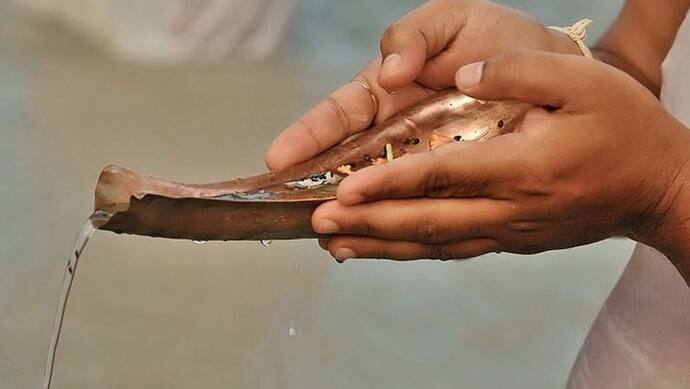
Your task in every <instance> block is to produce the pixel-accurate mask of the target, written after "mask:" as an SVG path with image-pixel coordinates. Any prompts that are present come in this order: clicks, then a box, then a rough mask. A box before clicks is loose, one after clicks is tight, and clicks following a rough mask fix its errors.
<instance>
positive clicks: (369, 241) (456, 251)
mask: <svg viewBox="0 0 690 389" xmlns="http://www.w3.org/2000/svg"><path fill="white" fill-rule="evenodd" d="M328 251H329V252H330V254H331V255H332V256H333V257H334V258H335V259H336V260H337V261H338V262H343V261H345V260H347V259H352V258H380V259H394V260H398V261H408V260H415V259H440V260H449V259H467V258H474V257H478V256H480V255H484V254H487V253H491V252H497V251H501V247H500V245H499V243H498V242H496V241H495V240H493V239H488V238H483V239H471V240H467V241H464V242H459V243H451V244H441V245H429V244H422V243H414V242H405V241H391V240H382V239H377V238H369V237H357V236H336V237H334V238H333V239H331V240H330V241H329V242H328Z"/></svg>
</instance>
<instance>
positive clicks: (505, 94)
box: [455, 50, 611, 111]
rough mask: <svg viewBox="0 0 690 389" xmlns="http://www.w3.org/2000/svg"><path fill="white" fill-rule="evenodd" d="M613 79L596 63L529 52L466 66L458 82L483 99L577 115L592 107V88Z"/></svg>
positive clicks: (591, 60)
mask: <svg viewBox="0 0 690 389" xmlns="http://www.w3.org/2000/svg"><path fill="white" fill-rule="evenodd" d="M610 75H611V71H610V68H608V67H607V66H606V65H603V64H601V63H599V62H598V61H595V60H593V59H588V58H585V57H578V56H574V55H564V54H553V53H547V52H541V51H529V50H525V51H513V52H510V53H508V54H503V55H499V56H497V57H493V58H491V59H488V60H487V61H484V62H476V63H473V64H469V65H466V66H463V67H462V68H460V70H458V72H457V74H456V77H455V81H456V85H457V87H458V89H460V90H461V91H462V92H464V93H467V94H469V95H471V96H473V97H476V98H479V99H486V100H505V99H516V100H522V101H525V102H528V103H533V104H535V105H539V106H549V107H554V108H565V109H568V110H576V111H577V110H582V109H586V108H588V107H589V106H591V104H592V98H593V96H592V93H591V92H592V88H596V87H597V85H602V84H605V82H604V80H605V79H606V78H607V76H610ZM584 96H586V99H583V98H582V97H584ZM594 98H595V97H594Z"/></svg>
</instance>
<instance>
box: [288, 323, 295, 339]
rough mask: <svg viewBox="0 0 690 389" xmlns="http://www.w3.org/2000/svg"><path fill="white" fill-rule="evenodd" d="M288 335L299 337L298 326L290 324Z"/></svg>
mask: <svg viewBox="0 0 690 389" xmlns="http://www.w3.org/2000/svg"><path fill="white" fill-rule="evenodd" d="M287 333H288V336H295V335H297V326H296V325H295V323H290V326H289V327H288V330H287Z"/></svg>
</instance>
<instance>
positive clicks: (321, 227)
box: [316, 219, 340, 234]
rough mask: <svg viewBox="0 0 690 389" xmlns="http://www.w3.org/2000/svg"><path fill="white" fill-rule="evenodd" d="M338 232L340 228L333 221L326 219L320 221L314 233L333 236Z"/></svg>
mask: <svg viewBox="0 0 690 389" xmlns="http://www.w3.org/2000/svg"><path fill="white" fill-rule="evenodd" d="M338 230H340V227H338V225H337V224H336V223H335V222H334V221H333V220H328V219H323V220H321V221H320V222H319V223H318V224H317V226H316V232H317V233H319V234H335V233H336V232H338Z"/></svg>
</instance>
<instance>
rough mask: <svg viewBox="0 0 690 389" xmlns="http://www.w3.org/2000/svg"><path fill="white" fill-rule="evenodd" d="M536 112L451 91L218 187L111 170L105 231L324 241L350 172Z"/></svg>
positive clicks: (493, 130) (98, 206) (101, 187)
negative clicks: (293, 161)
mask: <svg viewBox="0 0 690 389" xmlns="http://www.w3.org/2000/svg"><path fill="white" fill-rule="evenodd" d="M528 109H529V105H527V104H524V103H521V102H516V101H503V102H483V101H479V100H475V99H473V98H471V97H468V96H465V95H462V94H461V93H460V92H458V91H456V90H448V91H444V92H441V93H438V94H436V95H434V96H432V97H430V98H428V99H426V100H423V101H421V102H420V103H418V104H417V105H414V106H412V107H410V108H408V109H405V110H403V111H402V112H401V113H399V114H398V115H396V116H394V117H392V118H390V119H389V120H387V121H385V122H383V123H381V124H379V125H377V126H374V127H372V128H370V129H368V130H366V131H364V132H362V133H360V134H358V135H356V136H353V137H351V138H349V139H347V140H345V141H344V142H342V143H341V144H339V145H337V146H334V147H333V148H331V149H329V150H327V151H325V152H323V153H322V154H320V155H318V156H317V157H315V158H313V159H311V160H309V161H307V162H304V163H301V164H298V165H295V166H292V167H289V168H287V169H284V170H281V171H275V172H270V173H266V174H262V175H258V176H254V177H249V178H240V179H236V180H232V181H225V182H219V183H213V184H204V185H199V184H192V185H188V184H180V183H174V182H168V181H163V180H160V179H157V178H153V177H147V176H144V175H141V174H138V173H135V172H133V171H130V170H127V169H124V168H121V167H117V166H114V165H111V166H107V167H106V168H104V169H103V171H102V172H101V175H100V177H99V179H98V185H97V186H96V199H95V207H94V208H95V210H96V211H104V212H107V213H109V214H111V215H112V217H111V218H110V219H109V220H108V221H107V222H106V223H105V224H103V225H101V226H100V227H99V228H100V229H103V230H109V231H114V232H117V233H128V234H137V235H148V236H156V237H165V238H178V239H193V240H204V241H207V240H271V239H300V238H313V237H317V234H316V233H315V232H314V231H313V230H312V228H311V222H310V220H311V215H312V213H313V211H314V209H316V207H317V206H318V205H319V204H321V203H323V202H325V201H328V200H332V199H334V198H335V193H336V188H337V185H338V182H339V181H340V180H341V179H342V178H343V177H344V176H345V175H346V174H349V173H350V171H352V172H356V171H357V170H359V169H361V168H364V167H366V166H369V165H371V164H372V163H380V162H384V161H386V160H387V159H390V158H398V157H402V156H404V155H406V154H415V153H423V152H428V151H430V150H431V149H433V148H435V147H439V146H443V145H444V144H448V143H452V142H468V141H485V140H488V139H491V138H493V137H496V136H499V135H502V134H505V133H509V132H513V131H515V129H516V128H517V127H518V124H519V122H520V121H521V120H522V118H523V117H524V115H525V113H526V112H527V110H528Z"/></svg>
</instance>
